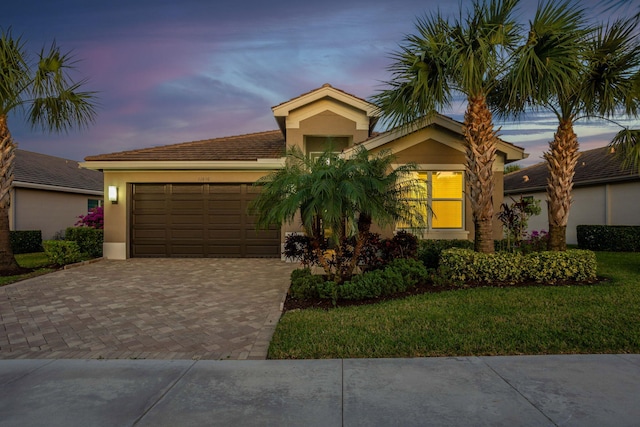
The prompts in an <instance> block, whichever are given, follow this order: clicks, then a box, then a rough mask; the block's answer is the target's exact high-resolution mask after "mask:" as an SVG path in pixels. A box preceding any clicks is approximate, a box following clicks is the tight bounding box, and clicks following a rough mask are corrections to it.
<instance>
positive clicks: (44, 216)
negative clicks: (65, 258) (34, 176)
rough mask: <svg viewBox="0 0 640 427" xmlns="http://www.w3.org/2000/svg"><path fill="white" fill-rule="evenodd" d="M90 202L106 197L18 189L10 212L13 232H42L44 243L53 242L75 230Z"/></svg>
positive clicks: (13, 196) (13, 194)
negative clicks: (69, 228)
mask: <svg viewBox="0 0 640 427" xmlns="http://www.w3.org/2000/svg"><path fill="white" fill-rule="evenodd" d="M89 199H94V200H95V199H98V200H100V199H102V196H96V195H85V194H74V193H63V192H58V191H44V190H36V189H30V188H16V189H14V191H13V192H12V199H11V208H10V210H9V212H10V214H9V225H10V227H11V230H41V231H42V238H43V239H51V238H53V236H54V235H55V234H56V233H57V232H59V231H64V230H66V228H67V227H72V226H74V225H75V223H76V222H77V221H78V216H79V215H86V214H87V208H88V201H89Z"/></svg>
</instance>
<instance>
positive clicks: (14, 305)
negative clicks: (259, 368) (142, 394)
mask: <svg viewBox="0 0 640 427" xmlns="http://www.w3.org/2000/svg"><path fill="white" fill-rule="evenodd" d="M294 268H296V265H295V264H291V263H284V262H282V261H280V260H277V259H130V260H126V261H115V260H102V261H99V262H96V263H93V264H88V265H84V266H80V267H76V268H71V269H68V270H63V271H58V272H55V273H51V274H48V275H45V276H40V277H36V278H33V279H29V280H26V281H23V282H19V283H14V284H12V285H8V286H4V287H0V359H16V358H29V359H35V358H56V359H63V358H64V359H68V358H83V359H99V358H105V359H114V358H119V359H124V358H147V359H152V358H153V359H264V358H265V357H266V354H267V347H268V345H269V340H270V339H271V336H272V334H273V330H274V328H275V325H276V323H277V322H278V319H279V316H280V303H281V302H282V301H283V300H284V297H285V295H286V290H287V287H288V283H289V274H290V272H291V271H292V270H293V269H294Z"/></svg>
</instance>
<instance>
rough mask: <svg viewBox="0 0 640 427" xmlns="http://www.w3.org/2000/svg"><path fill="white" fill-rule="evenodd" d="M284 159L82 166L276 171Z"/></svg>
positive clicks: (101, 162) (103, 162) (110, 162)
mask: <svg viewBox="0 0 640 427" xmlns="http://www.w3.org/2000/svg"><path fill="white" fill-rule="evenodd" d="M284 163H285V159H284V157H282V158H278V159H257V160H181V161H174V160H157V161H153V160H144V161H141V160H92V161H85V162H82V163H80V166H81V167H83V168H86V169H92V170H102V171H105V170H275V169H281V168H282V167H283V166H284Z"/></svg>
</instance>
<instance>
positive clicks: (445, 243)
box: [417, 240, 473, 268]
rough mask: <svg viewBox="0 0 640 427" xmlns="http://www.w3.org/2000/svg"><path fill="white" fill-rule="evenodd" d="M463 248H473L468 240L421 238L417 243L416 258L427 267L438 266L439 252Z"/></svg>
mask: <svg viewBox="0 0 640 427" xmlns="http://www.w3.org/2000/svg"><path fill="white" fill-rule="evenodd" d="M451 248H464V249H473V242H472V241H470V240H421V241H420V243H419V245H418V255H417V257H418V259H419V260H420V261H422V263H423V264H424V265H425V267H427V268H438V265H440V254H441V253H442V251H443V250H445V249H451Z"/></svg>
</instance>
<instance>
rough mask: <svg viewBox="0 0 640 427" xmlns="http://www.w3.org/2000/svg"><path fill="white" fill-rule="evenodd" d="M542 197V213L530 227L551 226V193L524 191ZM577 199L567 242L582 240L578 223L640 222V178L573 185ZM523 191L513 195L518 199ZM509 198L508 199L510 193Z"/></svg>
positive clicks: (570, 220)
mask: <svg viewBox="0 0 640 427" xmlns="http://www.w3.org/2000/svg"><path fill="white" fill-rule="evenodd" d="M522 195H523V196H533V197H534V198H535V199H537V200H540V207H541V208H542V210H541V212H540V215H537V216H534V217H531V218H530V219H529V224H528V225H529V226H528V229H527V231H528V232H531V231H533V230H538V231H539V230H545V231H548V230H549V219H548V210H547V201H546V200H547V195H546V193H544V192H536V193H523V194H522ZM572 195H573V203H572V205H571V211H570V212H569V221H568V224H567V243H568V244H571V245H575V244H577V243H578V237H577V233H576V226H578V225H640V215H638V212H640V182H627V183H612V184H602V185H597V186H590V187H577V188H574V189H573V192H572ZM519 197H520V195H517V196H515V195H514V196H513V198H514V199H516V200H517V199H518V198H519ZM507 200H509V201H510V199H508V196H507Z"/></svg>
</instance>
